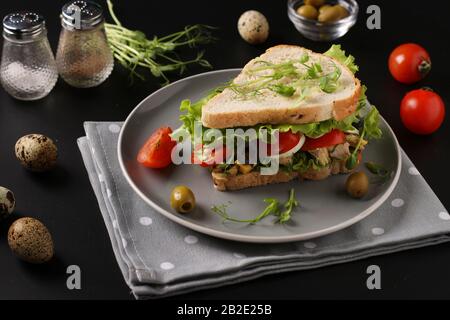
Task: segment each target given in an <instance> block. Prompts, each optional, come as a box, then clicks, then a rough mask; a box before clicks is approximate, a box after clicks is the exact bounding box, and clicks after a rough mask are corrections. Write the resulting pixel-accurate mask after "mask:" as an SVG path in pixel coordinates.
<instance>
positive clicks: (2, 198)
mask: <svg viewBox="0 0 450 320" xmlns="http://www.w3.org/2000/svg"><path fill="white" fill-rule="evenodd" d="M15 207H16V199H15V198H14V193H12V191H11V190H9V189H6V188H4V187H0V221H1V220H3V219H4V218H6V217H7V216H9V215H10V214H11V213H12V212H13V211H14V208H15Z"/></svg>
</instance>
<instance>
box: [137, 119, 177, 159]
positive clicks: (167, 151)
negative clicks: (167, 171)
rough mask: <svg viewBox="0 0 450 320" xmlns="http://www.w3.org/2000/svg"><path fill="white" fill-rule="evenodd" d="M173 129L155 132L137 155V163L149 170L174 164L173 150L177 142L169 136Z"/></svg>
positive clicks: (166, 128) (161, 129) (164, 128)
mask: <svg viewBox="0 0 450 320" xmlns="http://www.w3.org/2000/svg"><path fill="white" fill-rule="evenodd" d="M171 133H172V129H170V128H169V127H162V128H159V129H158V130H156V131H155V132H153V134H152V135H151V136H150V138H148V140H147V142H145V144H144V145H143V146H142V148H141V150H140V151H139V153H138V155H137V161H138V162H139V163H140V164H142V165H144V166H146V167H148V168H165V167H167V166H168V165H170V164H171V163H172V159H171V154H172V149H173V148H174V147H175V146H176V144H177V143H176V141H174V140H172V138H171V137H170V136H169V135H170V134H171Z"/></svg>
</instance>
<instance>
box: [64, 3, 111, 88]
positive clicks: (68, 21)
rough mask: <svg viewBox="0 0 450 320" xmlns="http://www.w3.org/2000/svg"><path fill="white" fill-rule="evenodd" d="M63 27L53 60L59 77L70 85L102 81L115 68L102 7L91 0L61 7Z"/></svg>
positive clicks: (83, 86)
mask: <svg viewBox="0 0 450 320" xmlns="http://www.w3.org/2000/svg"><path fill="white" fill-rule="evenodd" d="M61 24H62V27H63V28H62V30H61V34H60V38H59V44H58V50H57V53H56V63H57V65H58V71H59V74H60V76H61V77H62V78H63V79H64V80H65V81H66V82H67V83H68V84H70V85H71V86H74V87H78V88H90V87H95V86H98V85H99V84H101V83H102V82H103V81H105V80H106V79H107V78H108V77H109V75H110V74H111V72H112V70H113V67H114V58H113V55H112V52H111V49H110V48H109V45H108V42H107V38H106V33H105V27H104V17H103V9H102V7H101V6H100V5H98V4H97V3H94V2H90V1H79V0H78V1H71V2H69V3H66V4H65V5H64V7H63V8H62V14H61Z"/></svg>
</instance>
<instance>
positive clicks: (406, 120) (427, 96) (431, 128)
mask: <svg viewBox="0 0 450 320" xmlns="http://www.w3.org/2000/svg"><path fill="white" fill-rule="evenodd" d="M400 117H401V118H402V122H403V124H404V125H405V127H406V128H408V129H409V130H411V131H412V132H414V133H417V134H430V133H433V132H435V131H436V130H437V129H439V127H440V126H441V124H442V122H443V121H444V117H445V105H444V101H442V99H441V97H440V96H439V95H438V94H437V93H435V92H433V91H431V90H429V89H419V90H413V91H410V92H408V93H407V94H406V95H405V97H404V98H403V100H402V102H401V105H400Z"/></svg>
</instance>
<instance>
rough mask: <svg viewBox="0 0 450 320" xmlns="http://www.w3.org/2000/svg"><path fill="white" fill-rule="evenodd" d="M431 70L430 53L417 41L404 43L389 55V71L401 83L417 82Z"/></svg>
mask: <svg viewBox="0 0 450 320" xmlns="http://www.w3.org/2000/svg"><path fill="white" fill-rule="evenodd" d="M430 70H431V60H430V55H429V54H428V52H427V51H426V50H425V49H424V48H422V47H421V46H419V45H417V44H415V43H406V44H402V45H400V46H398V47H397V48H395V49H394V51H392V53H391V55H390V56H389V71H390V72H391V74H392V76H393V77H394V78H395V79H396V80H397V81H399V82H401V83H406V84H411V83H415V82H417V81H419V80H421V79H423V78H424V77H425V76H426V75H427V74H428V72H430Z"/></svg>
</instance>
